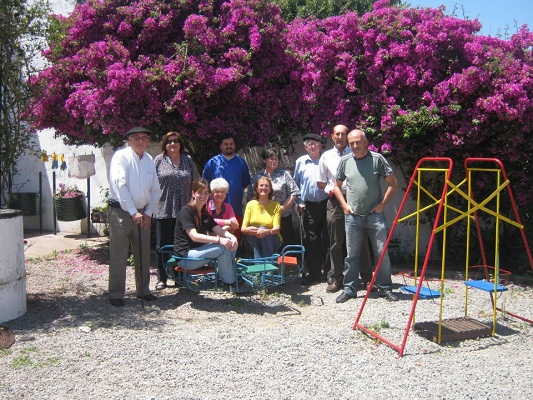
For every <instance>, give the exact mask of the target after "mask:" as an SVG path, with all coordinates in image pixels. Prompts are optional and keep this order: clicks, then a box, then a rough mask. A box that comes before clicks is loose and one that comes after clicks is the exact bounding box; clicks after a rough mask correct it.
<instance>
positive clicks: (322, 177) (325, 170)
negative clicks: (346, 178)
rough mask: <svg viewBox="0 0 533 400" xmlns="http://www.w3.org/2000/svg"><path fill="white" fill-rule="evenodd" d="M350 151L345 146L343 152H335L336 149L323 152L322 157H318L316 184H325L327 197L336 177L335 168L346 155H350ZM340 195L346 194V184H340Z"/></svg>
mask: <svg viewBox="0 0 533 400" xmlns="http://www.w3.org/2000/svg"><path fill="white" fill-rule="evenodd" d="M351 152H352V149H351V148H350V146H346V147H345V148H344V151H343V152H342V153H341V152H339V151H338V150H337V148H336V147H333V148H332V149H329V150H328V151H325V152H324V153H323V154H322V156H320V161H319V162H318V177H317V182H326V187H325V188H324V192H326V194H327V195H329V194H330V192H332V191H333V187H334V186H335V179H336V178H335V176H336V175H337V167H338V166H339V161H340V160H341V158H342V157H343V156H345V155H346V154H350V153H351ZM341 190H342V193H346V182H343V183H342V186H341Z"/></svg>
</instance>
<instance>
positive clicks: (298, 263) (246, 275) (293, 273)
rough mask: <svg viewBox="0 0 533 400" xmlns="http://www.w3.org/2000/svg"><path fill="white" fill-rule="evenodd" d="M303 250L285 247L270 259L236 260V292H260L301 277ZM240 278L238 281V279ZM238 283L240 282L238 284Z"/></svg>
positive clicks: (301, 247)
mask: <svg viewBox="0 0 533 400" xmlns="http://www.w3.org/2000/svg"><path fill="white" fill-rule="evenodd" d="M304 257H305V248H304V247H303V246H301V245H288V246H285V248H284V249H283V251H282V252H281V254H279V253H275V254H273V255H272V256H270V257H262V258H241V259H238V260H237V268H236V274H237V287H236V290H237V292H244V291H255V290H262V289H265V288H268V287H273V286H277V285H281V284H283V283H286V282H289V281H292V280H294V279H296V278H299V277H301V275H302V273H303V266H304V261H305V260H304ZM239 278H240V279H239ZM239 281H240V282H239Z"/></svg>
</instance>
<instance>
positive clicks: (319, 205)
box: [294, 134, 330, 286]
mask: <svg viewBox="0 0 533 400" xmlns="http://www.w3.org/2000/svg"><path fill="white" fill-rule="evenodd" d="M323 144H324V140H323V138H322V137H320V136H319V135H317V134H308V135H305V136H304V147H305V150H306V151H307V154H306V155H304V156H302V157H300V158H298V160H296V166H295V168H294V181H295V182H296V184H297V185H298V187H299V188H300V198H299V199H298V200H297V203H298V213H300V214H303V225H304V230H305V233H306V238H305V251H306V257H305V259H306V264H307V272H308V275H307V276H304V277H302V285H304V286H307V285H310V284H312V283H314V282H319V281H321V280H322V277H325V276H326V274H327V273H328V271H329V269H330V266H329V257H328V253H329V235H328V230H327V221H326V205H327V201H328V195H327V194H326V193H325V192H324V191H323V190H322V189H320V188H319V187H318V186H317V184H316V182H317V177H318V161H319V160H320V153H321V148H322V145H323Z"/></svg>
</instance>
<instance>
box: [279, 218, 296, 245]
mask: <svg viewBox="0 0 533 400" xmlns="http://www.w3.org/2000/svg"><path fill="white" fill-rule="evenodd" d="M280 225H281V226H280V227H279V233H280V234H281V239H282V247H285V246H287V245H288V244H295V243H296V242H295V239H294V233H293V229H292V213H290V214H289V215H287V216H286V217H281V222H280Z"/></svg>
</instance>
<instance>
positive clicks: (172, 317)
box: [0, 247, 533, 400]
mask: <svg viewBox="0 0 533 400" xmlns="http://www.w3.org/2000/svg"><path fill="white" fill-rule="evenodd" d="M106 251H107V250H106V248H105V247H102V248H93V249H81V250H76V251H72V252H63V253H59V254H56V255H54V256H53V257H52V256H50V257H46V258H36V259H31V260H27V262H26V270H27V292H28V311H27V313H26V314H25V315H24V316H22V317H20V318H18V319H16V320H14V321H10V322H7V323H4V325H5V326H6V327H8V328H9V329H10V330H11V331H12V332H13V333H14V334H15V337H16V343H15V344H14V345H13V346H12V347H11V348H10V349H8V350H3V351H0V370H1V371H2V379H1V381H0V399H87V398H93V399H228V398H231V399H328V400H329V399H349V398H357V397H363V396H364V397H367V398H371V399H396V398H406V397H409V398H415V399H420V398H431V399H438V398H442V399H444V398H446V399H463V398H468V399H501V398H504V397H505V398H508V399H527V398H533V386H532V385H531V371H532V365H533V362H532V360H533V357H532V355H533V351H532V344H533V341H532V337H533V326H532V325H530V324H528V323H525V322H521V321H519V320H517V319H514V318H506V317H505V316H504V315H502V314H499V316H498V325H497V330H496V335H495V336H493V337H486V338H480V339H472V340H465V341H453V342H448V343H444V344H442V345H439V344H436V343H434V342H432V341H430V340H428V339H427V338H424V337H423V336H421V335H419V334H417V333H415V332H410V334H409V336H408V338H407V345H406V349H405V354H404V357H402V358H398V357H397V352H396V351H394V350H393V349H391V348H390V347H389V346H387V345H385V344H383V343H381V342H376V341H375V340H372V339H371V338H369V337H368V336H366V335H364V334H363V333H362V332H361V331H359V330H355V331H354V330H352V329H351V327H352V325H353V323H354V321H355V318H356V316H357V312H358V310H359V307H360V305H361V303H362V299H361V298H358V299H356V300H351V301H349V302H347V303H344V304H336V303H335V297H336V294H328V293H326V292H325V286H326V284H325V283H322V284H317V285H313V286H311V287H309V288H304V287H301V286H300V285H299V284H298V282H292V283H289V284H286V285H284V286H280V287H277V288H276V290H275V291H274V290H271V291H269V292H268V293H258V294H254V295H246V296H242V295H241V296H235V295H232V294H230V293H220V292H219V293H213V292H201V293H192V292H190V291H188V290H186V289H177V288H168V289H166V290H164V291H161V292H158V293H157V295H159V296H160V298H159V299H158V301H156V302H155V303H146V304H145V308H144V309H142V308H141V305H140V301H139V300H136V299H135V298H134V296H133V293H134V292H133V280H132V277H133V276H132V273H131V272H132V271H131V269H128V294H127V297H126V298H125V301H126V307H123V308H115V307H112V306H111V305H110V304H109V303H108V301H107V296H106V288H107V265H106V262H107V254H106ZM393 280H394V283H395V286H397V287H398V286H400V285H401V284H402V283H403V278H402V277H401V276H399V275H395V276H394V277H393ZM155 282H156V276H155V271H153V274H152V287H153V286H154V285H155ZM410 284H411V283H410ZM509 287H510V289H511V290H510V291H509V292H507V293H505V294H504V295H503V296H502V297H501V298H500V299H499V304H500V305H501V306H502V307H503V308H504V309H506V310H508V311H514V312H516V313H518V314H520V315H523V316H526V317H528V318H533V289H532V288H531V287H523V286H519V285H514V284H511V285H510V286H509ZM444 293H446V296H445V301H444V306H443V315H444V318H457V317H462V316H464V285H463V284H462V282H461V281H460V280H454V279H450V280H446V282H445V291H444ZM360 296H363V292H360ZM411 306H412V301H411V296H409V295H406V294H402V295H401V301H399V302H396V303H388V302H387V301H386V300H384V299H381V298H370V299H369V300H368V302H367V303H366V306H365V308H364V312H363V314H362V318H361V323H363V324H365V325H367V326H374V327H375V328H376V329H379V333H380V334H381V335H382V336H384V337H386V338H387V339H388V340H390V341H391V342H393V343H395V344H397V345H399V344H400V343H401V340H402V337H403V333H404V331H405V327H406V324H407V320H408V315H409V312H410V310H411ZM468 311H469V316H470V317H472V318H474V319H476V320H479V321H482V322H490V320H491V317H492V314H491V305H490V299H489V297H488V295H487V294H485V293H483V292H480V291H470V294H469V308H468ZM438 316H439V302H438V300H437V301H436V302H434V301H431V300H420V301H419V303H418V306H417V310H416V320H417V321H437V320H438Z"/></svg>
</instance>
